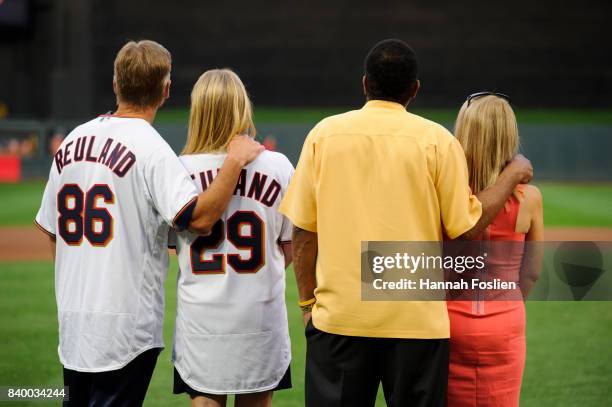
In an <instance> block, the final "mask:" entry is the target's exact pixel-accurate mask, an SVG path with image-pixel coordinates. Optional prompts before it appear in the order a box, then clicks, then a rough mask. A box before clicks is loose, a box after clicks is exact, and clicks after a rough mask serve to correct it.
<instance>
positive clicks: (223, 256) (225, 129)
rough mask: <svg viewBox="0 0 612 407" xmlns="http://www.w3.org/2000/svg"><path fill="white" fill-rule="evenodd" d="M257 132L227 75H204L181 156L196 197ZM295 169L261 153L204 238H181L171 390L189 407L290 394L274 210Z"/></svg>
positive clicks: (280, 243)
mask: <svg viewBox="0 0 612 407" xmlns="http://www.w3.org/2000/svg"><path fill="white" fill-rule="evenodd" d="M237 133H240V134H244V133H246V134H251V135H252V136H254V135H255V127H254V125H253V120H252V108H251V102H250V100H249V97H248V95H247V92H246V90H245V88H244V85H243V84H242V82H241V81H240V78H239V77H238V76H237V75H236V74H235V73H234V72H232V71H230V70H228V69H221V70H218V69H215V70H210V71H207V72H205V73H204V74H203V75H202V76H200V78H199V79H198V81H197V82H196V84H195V86H194V88H193V91H192V93H191V115H190V119H189V134H188V138H187V144H186V146H185V148H184V150H183V155H182V156H181V157H180V159H181V161H182V163H183V165H184V166H185V168H187V171H188V172H189V173H190V174H191V177H192V178H193V179H194V181H195V182H196V184H197V186H198V188H199V189H200V190H206V188H207V187H208V185H210V184H211V182H212V181H213V179H214V178H215V176H216V174H217V171H218V169H219V168H221V166H222V165H223V162H224V160H225V157H226V148H227V146H228V143H229V141H230V139H231V135H233V134H237ZM292 174H293V166H292V165H291V163H290V162H289V160H288V159H287V158H286V157H285V156H284V155H282V154H280V153H274V152H270V151H265V152H263V153H262V154H261V155H260V156H259V157H258V158H257V159H256V160H255V161H253V162H252V163H251V164H250V165H248V166H246V167H245V168H244V169H243V171H242V174H241V176H240V179H239V181H238V184H237V186H236V190H235V192H234V196H233V197H232V199H231V201H230V203H229V205H228V207H227V209H226V211H225V213H224V214H223V215H222V216H221V219H220V220H219V221H218V222H217V223H216V224H215V226H214V227H213V230H212V233H211V234H209V235H207V236H197V235H195V234H193V233H191V232H189V231H184V232H180V233H177V235H176V250H177V254H178V258H179V268H180V271H179V278H178V295H177V314H176V324H175V335H174V351H173V361H174V366H175V374H174V378H175V380H174V393H175V394H179V393H187V394H188V395H189V396H190V400H191V405H192V406H225V405H226V402H227V395H230V394H235V395H236V398H235V400H236V402H235V405H236V406H249V407H258V406H270V405H271V404H272V391H274V390H280V389H287V388H290V387H291V373H290V370H289V363H290V360H291V349H290V342H289V330H288V324H287V310H286V307H285V268H286V267H287V265H288V264H289V263H290V262H291V241H290V240H291V229H292V225H291V223H290V222H289V221H288V220H287V218H285V217H284V216H283V215H281V214H280V213H279V212H278V206H279V204H280V201H281V199H282V197H283V196H284V194H285V191H286V188H287V185H288V184H289V180H290V178H291V175H292Z"/></svg>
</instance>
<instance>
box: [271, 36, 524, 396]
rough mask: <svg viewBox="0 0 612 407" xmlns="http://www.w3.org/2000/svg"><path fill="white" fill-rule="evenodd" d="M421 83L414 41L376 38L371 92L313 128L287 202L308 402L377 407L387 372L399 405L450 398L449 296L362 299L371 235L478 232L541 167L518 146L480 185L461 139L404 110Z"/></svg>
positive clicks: (404, 237) (367, 81)
mask: <svg viewBox="0 0 612 407" xmlns="http://www.w3.org/2000/svg"><path fill="white" fill-rule="evenodd" d="M419 85H420V83H419V81H418V79H417V59H416V55H415V53H414V51H413V50H412V49H411V48H410V47H409V46H408V45H406V44H405V43H404V42H402V41H399V40H385V41H382V42H380V43H378V44H377V45H375V46H374V48H372V50H371V51H370V53H369V54H368V56H367V57H366V61H365V75H364V78H363V88H364V92H365V94H366V97H367V100H368V101H367V103H366V104H365V106H364V107H363V108H362V109H360V110H355V111H351V112H347V113H344V114H341V115H337V116H332V117H328V118H326V119H324V120H323V121H321V122H320V123H318V124H317V125H316V126H315V127H314V128H313V129H312V131H311V132H310V134H309V135H308V137H307V138H306V140H305V142H304V146H303V149H302V153H301V156H300V160H299V163H298V166H297V169H296V171H295V174H294V176H293V179H292V181H291V184H290V186H289V189H288V191H287V194H286V196H285V198H284V200H283V202H282V204H281V207H280V211H281V212H282V213H283V214H285V215H286V216H287V217H288V218H289V219H291V220H292V221H293V224H294V225H295V228H294V236H293V259H294V269H295V274H296V278H297V283H298V290H299V295H300V305H301V306H302V309H303V311H304V322H305V324H306V337H307V356H306V358H307V362H306V405H307V406H316V407H327V406H351V407H355V406H373V405H374V403H375V398H376V393H377V389H378V385H379V383H380V382H381V381H382V384H383V390H384V393H385V398H386V400H387V403H388V404H389V405H390V406H406V405H410V406H443V405H444V403H445V398H446V383H447V375H448V337H449V323H448V315H447V311H446V304H445V302H444V301H437V302H436V301H394V302H390V301H368V302H365V301H362V300H361V269H360V261H361V256H360V254H361V242H362V241H376V240H388V241H439V240H442V238H443V235H446V236H448V237H450V238H451V239H455V238H471V237H475V236H477V235H478V234H480V232H482V230H483V229H484V228H485V227H486V226H487V225H488V224H489V223H490V222H491V220H492V219H493V218H494V216H495V215H496V214H497V212H498V211H499V210H500V209H501V208H502V206H503V204H504V202H505V201H506V200H507V198H508V197H509V196H510V194H511V193H512V190H513V189H514V187H515V186H516V185H517V184H518V183H520V182H527V181H529V179H530V178H531V173H532V169H531V165H530V163H529V161H528V160H527V159H525V158H524V157H522V156H519V157H517V158H515V159H514V160H513V161H512V162H511V163H509V164H508V166H507V168H506V169H505V170H504V172H503V173H502V174H501V175H500V177H499V179H498V181H497V183H496V184H495V185H494V186H493V187H491V188H489V189H487V190H485V191H482V192H481V193H479V194H478V197H476V196H474V195H472V194H471V191H470V188H469V186H468V172H467V164H466V160H465V156H464V153H463V150H462V149H461V146H460V145H459V143H458V142H457V140H456V139H455V138H454V137H453V136H452V135H451V134H450V133H449V132H448V131H447V130H446V129H445V128H444V127H442V126H441V125H439V124H436V123H434V122H431V121H429V120H426V119H424V118H421V117H419V116H416V115H413V114H411V113H408V112H407V111H406V106H407V105H408V103H409V102H410V101H411V100H412V99H413V98H414V97H415V96H416V94H417V91H418V89H419ZM311 310H312V320H311V318H310V315H311V314H310V311H311Z"/></svg>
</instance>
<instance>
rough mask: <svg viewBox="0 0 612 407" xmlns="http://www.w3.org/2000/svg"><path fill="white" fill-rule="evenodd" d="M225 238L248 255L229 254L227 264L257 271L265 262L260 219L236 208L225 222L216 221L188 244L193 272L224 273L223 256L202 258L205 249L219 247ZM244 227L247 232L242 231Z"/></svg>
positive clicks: (239, 269)
mask: <svg viewBox="0 0 612 407" xmlns="http://www.w3.org/2000/svg"><path fill="white" fill-rule="evenodd" d="M226 227H227V239H228V240H229V241H230V242H232V244H233V245H234V247H236V248H237V249H239V250H249V251H250V256H249V257H248V258H242V256H241V255H240V254H237V253H236V254H228V255H227V264H229V265H230V266H232V268H233V269H234V270H236V272H238V273H257V272H258V271H259V269H260V268H261V267H262V266H263V265H264V264H265V261H266V259H265V252H266V249H265V225H264V222H263V220H261V218H260V217H259V216H257V214H256V213H255V212H252V211H236V212H234V214H233V215H232V216H230V217H229V218H227V225H225V224H224V223H223V221H222V220H219V221H217V223H215V226H214V227H213V230H212V232H211V234H210V235H208V236H199V237H198V238H197V239H196V240H194V242H193V243H192V244H191V248H190V256H191V270H192V272H193V273H194V274H222V273H225V262H226V259H225V255H224V254H221V253H217V254H213V255H212V259H211V260H204V254H205V253H206V250H214V249H216V248H218V247H219V246H220V245H221V243H222V242H223V239H225V235H226V230H225V229H226ZM243 228H247V229H248V230H249V231H248V233H243V230H244V229H243Z"/></svg>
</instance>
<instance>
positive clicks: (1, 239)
mask: <svg viewBox="0 0 612 407" xmlns="http://www.w3.org/2000/svg"><path fill="white" fill-rule="evenodd" d="M545 239H546V240H550V241H568V240H574V241H575V240H592V241H612V229H590V228H548V229H546V231H545ZM48 240H49V238H48V237H47V235H45V234H44V233H42V232H41V231H39V230H38V229H37V228H36V227H3V228H0V261H27V260H32V261H37V260H51V259H52V257H51V252H50V249H49V241H48Z"/></svg>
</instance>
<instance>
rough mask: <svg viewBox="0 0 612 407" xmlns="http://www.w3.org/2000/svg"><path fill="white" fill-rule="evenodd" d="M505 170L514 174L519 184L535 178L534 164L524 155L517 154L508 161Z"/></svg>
mask: <svg viewBox="0 0 612 407" xmlns="http://www.w3.org/2000/svg"><path fill="white" fill-rule="evenodd" d="M504 172H507V173H508V175H510V176H512V178H513V179H515V180H516V183H518V184H527V183H529V181H531V179H532V178H533V166H532V165H531V161H529V160H528V159H527V158H526V157H525V156H524V155H522V154H517V155H516V156H515V157H514V158H513V159H512V161H510V162H509V163H508V165H507V166H506V168H505V169H504Z"/></svg>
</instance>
